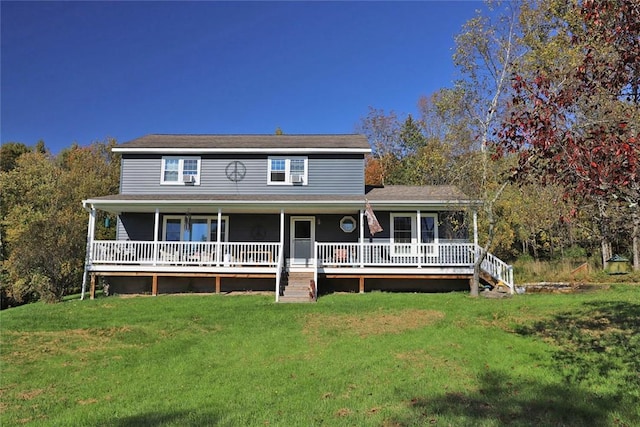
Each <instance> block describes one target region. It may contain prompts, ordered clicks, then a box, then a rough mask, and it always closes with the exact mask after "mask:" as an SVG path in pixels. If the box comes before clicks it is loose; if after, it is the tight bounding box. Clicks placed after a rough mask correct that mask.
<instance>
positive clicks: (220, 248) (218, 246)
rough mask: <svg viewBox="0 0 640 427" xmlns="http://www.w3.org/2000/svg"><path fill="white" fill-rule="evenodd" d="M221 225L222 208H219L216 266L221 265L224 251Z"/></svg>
mask: <svg viewBox="0 0 640 427" xmlns="http://www.w3.org/2000/svg"><path fill="white" fill-rule="evenodd" d="M221 225H222V208H218V227H217V228H216V267H220V255H221V254H220V252H222V247H221V246H220V236H221V235H222V231H221V230H220V226H221ZM227 225H228V224H227Z"/></svg>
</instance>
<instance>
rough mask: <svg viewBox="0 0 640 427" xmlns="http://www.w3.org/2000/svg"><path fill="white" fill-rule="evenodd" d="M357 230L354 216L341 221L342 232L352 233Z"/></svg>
mask: <svg viewBox="0 0 640 427" xmlns="http://www.w3.org/2000/svg"><path fill="white" fill-rule="evenodd" d="M355 229H356V220H355V219H353V217H352V216H345V217H343V218H342V219H341V220H340V230H342V231H344V232H345V233H351V232H352V231H353V230H355Z"/></svg>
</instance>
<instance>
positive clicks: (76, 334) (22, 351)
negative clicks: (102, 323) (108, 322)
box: [3, 327, 132, 364]
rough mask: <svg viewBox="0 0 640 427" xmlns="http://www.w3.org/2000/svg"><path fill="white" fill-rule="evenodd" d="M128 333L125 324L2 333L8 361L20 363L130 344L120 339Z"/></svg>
mask: <svg viewBox="0 0 640 427" xmlns="http://www.w3.org/2000/svg"><path fill="white" fill-rule="evenodd" d="M129 333H131V329H130V328H128V327H118V328H115V327H114V328H104V329H70V330H64V331H30V332H18V331H9V332H4V334H3V335H4V336H3V338H4V340H6V342H7V344H8V345H7V347H9V348H11V349H12V351H11V355H10V359H11V363H14V364H24V363H29V362H33V361H37V360H42V359H44V358H47V357H52V356H69V358H72V359H76V358H77V356H78V355H82V354H86V353H93V352H98V351H105V350H107V349H114V348H123V347H131V346H132V345H131V344H126V343H123V342H122V341H121V339H122V338H123V337H124V336H125V335H127V334H129Z"/></svg>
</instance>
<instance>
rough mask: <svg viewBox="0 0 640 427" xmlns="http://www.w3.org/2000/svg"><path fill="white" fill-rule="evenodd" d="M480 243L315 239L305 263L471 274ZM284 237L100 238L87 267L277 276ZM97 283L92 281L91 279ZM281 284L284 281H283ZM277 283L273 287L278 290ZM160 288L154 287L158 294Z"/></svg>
mask: <svg viewBox="0 0 640 427" xmlns="http://www.w3.org/2000/svg"><path fill="white" fill-rule="evenodd" d="M478 254H479V248H478V247H477V246H475V245H474V244H473V243H459V242H438V243H422V244H417V243H414V244H393V243H370V242H356V243H335V242H316V243H315V245H314V248H313V257H312V258H311V259H310V260H307V262H306V263H305V264H303V265H302V266H303V267H305V268H306V269H307V270H312V271H313V272H314V274H315V282H316V283H318V275H321V276H322V277H325V278H346V277H352V278H359V280H360V291H363V290H364V280H365V278H415V279H423V278H424V279H428V278H432V279H444V278H451V279H462V278H465V279H469V278H470V277H471V275H473V264H474V261H475V259H476V256H478ZM284 255H285V253H284V245H283V244H282V243H280V242H261V243H256V242H164V241H157V242H153V241H118V240H96V241H93V242H92V244H91V245H90V251H89V253H88V262H87V272H88V273H90V274H91V275H92V279H93V276H95V275H96V274H97V275H102V276H108V275H122V276H151V277H153V278H154V283H155V282H156V281H157V276H183V277H213V278H215V279H216V289H219V281H220V278H221V277H233V278H266V277H272V278H275V280H276V283H277V284H279V283H280V277H281V275H282V273H283V271H284V270H287V269H288V268H290V267H296V264H295V261H290V264H289V265H287V262H285V257H284ZM482 269H483V270H484V271H485V272H487V273H489V274H490V275H491V276H492V277H494V278H495V279H496V280H500V281H502V282H503V283H504V284H506V285H507V286H508V287H510V288H513V272H512V270H511V267H510V266H508V265H507V264H505V263H504V262H502V261H501V260H499V259H498V258H496V257H495V256H493V255H491V254H487V256H486V258H485V259H484V261H483V263H482ZM92 282H93V280H92ZM278 286H279V285H278ZM278 286H274V289H277V288H278ZM155 291H156V289H155V286H154V293H155Z"/></svg>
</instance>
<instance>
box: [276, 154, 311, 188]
mask: <svg viewBox="0 0 640 427" xmlns="http://www.w3.org/2000/svg"><path fill="white" fill-rule="evenodd" d="M273 160H283V161H284V171H283V173H284V181H272V180H271V173H272V172H273V171H272V170H271V163H272V161H273ZM292 160H303V161H304V171H303V173H302V174H301V176H302V182H297V183H294V182H293V179H292V176H293V175H300V174H294V173H293V172H291V161H292ZM278 172H280V171H278ZM308 178H309V158H308V157H305V156H293V157H292V156H269V157H267V185H294V184H296V185H303V186H304V185H307V183H308Z"/></svg>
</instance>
